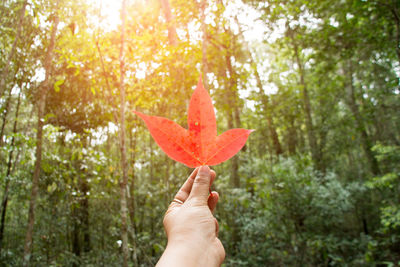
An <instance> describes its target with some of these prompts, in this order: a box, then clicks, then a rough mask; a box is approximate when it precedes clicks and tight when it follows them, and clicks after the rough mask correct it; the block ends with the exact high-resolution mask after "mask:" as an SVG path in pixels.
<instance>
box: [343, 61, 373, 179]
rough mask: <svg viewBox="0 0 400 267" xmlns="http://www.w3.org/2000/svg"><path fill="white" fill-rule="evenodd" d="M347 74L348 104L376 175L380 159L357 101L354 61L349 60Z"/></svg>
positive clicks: (371, 167)
mask: <svg viewBox="0 0 400 267" xmlns="http://www.w3.org/2000/svg"><path fill="white" fill-rule="evenodd" d="M347 75H348V86H347V90H348V101H347V103H348V105H349V107H350V110H351V112H352V114H353V117H354V120H355V122H356V126H357V130H358V131H359V133H360V136H361V144H362V147H363V150H364V153H365V155H366V157H367V160H368V163H369V165H370V170H371V172H372V173H373V174H374V175H377V174H379V166H378V161H377V160H376V158H375V156H374V153H373V152H372V142H371V139H370V137H369V136H368V133H367V129H366V128H365V125H364V122H363V119H362V116H361V114H360V108H359V106H358V104H357V102H356V94H355V88H354V83H353V68H352V63H351V62H349V66H348V69H347Z"/></svg>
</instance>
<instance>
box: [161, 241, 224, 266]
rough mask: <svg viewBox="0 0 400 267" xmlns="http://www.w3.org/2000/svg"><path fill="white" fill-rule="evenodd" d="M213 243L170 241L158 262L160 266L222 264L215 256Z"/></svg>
mask: <svg viewBox="0 0 400 267" xmlns="http://www.w3.org/2000/svg"><path fill="white" fill-rule="evenodd" d="M210 249H211V250H212V249H213V246H212V245H211V244H207V243H204V242H188V241H187V240H185V242H179V241H178V240H175V241H173V242H171V241H168V244H167V247H166V249H165V251H164V253H163V255H162V256H161V259H160V261H159V262H158V264H157V266H158V267H164V266H165V267H166V266H174V267H181V266H182V267H202V266H210V267H214V266H220V262H219V260H218V259H217V257H215V256H214V255H215V253H216V252H215V251H210Z"/></svg>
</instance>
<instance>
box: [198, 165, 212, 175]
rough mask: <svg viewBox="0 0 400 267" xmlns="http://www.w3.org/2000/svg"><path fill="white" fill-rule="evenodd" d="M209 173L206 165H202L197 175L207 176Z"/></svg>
mask: <svg viewBox="0 0 400 267" xmlns="http://www.w3.org/2000/svg"><path fill="white" fill-rule="evenodd" d="M209 173H210V167H208V166H207V165H203V166H201V167H200V169H199V174H203V175H204V174H205V175H208V174H209Z"/></svg>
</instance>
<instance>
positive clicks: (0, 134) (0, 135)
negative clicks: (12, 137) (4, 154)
mask: <svg viewBox="0 0 400 267" xmlns="http://www.w3.org/2000/svg"><path fill="white" fill-rule="evenodd" d="M11 97H12V89H10V90H9V91H8V96H7V100H6V103H5V104H4V112H3V118H2V123H1V129H0V147H2V146H3V135H4V129H5V127H6V124H7V116H8V112H9V111H10V103H11Z"/></svg>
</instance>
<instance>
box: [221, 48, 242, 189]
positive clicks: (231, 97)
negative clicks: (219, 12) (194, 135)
mask: <svg viewBox="0 0 400 267" xmlns="http://www.w3.org/2000/svg"><path fill="white" fill-rule="evenodd" d="M225 63H226V68H227V70H228V73H229V82H228V88H227V89H228V90H227V92H228V95H227V98H228V103H229V104H230V107H231V109H230V110H228V113H229V114H228V128H229V129H232V128H240V125H241V122H240V113H239V107H238V102H239V99H238V95H237V74H236V72H235V70H234V69H233V66H232V62H231V55H230V53H229V52H228V51H227V54H226V56H225ZM231 164H232V165H231V183H232V186H233V187H235V188H239V187H240V177H239V156H238V155H235V156H233V158H232V159H231Z"/></svg>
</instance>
